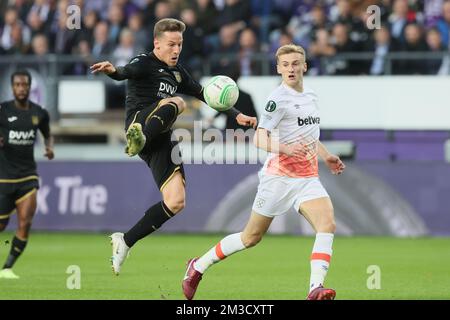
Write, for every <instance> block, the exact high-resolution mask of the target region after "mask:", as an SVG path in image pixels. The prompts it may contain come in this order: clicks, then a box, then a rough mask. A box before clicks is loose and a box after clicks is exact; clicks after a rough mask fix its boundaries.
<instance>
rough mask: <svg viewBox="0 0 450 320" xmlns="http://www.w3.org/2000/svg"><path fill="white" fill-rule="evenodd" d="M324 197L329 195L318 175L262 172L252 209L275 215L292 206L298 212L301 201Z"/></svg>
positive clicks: (269, 215) (263, 213)
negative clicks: (265, 173)
mask: <svg viewBox="0 0 450 320" xmlns="http://www.w3.org/2000/svg"><path fill="white" fill-rule="evenodd" d="M323 197H329V195H328V193H327V191H326V190H325V188H324V187H323V186H322V183H320V180H319V178H318V177H311V178H291V177H284V176H272V175H264V174H261V173H260V175H259V186H258V192H257V194H256V197H255V201H254V202H253V207H252V210H253V211H255V212H256V213H259V214H261V215H263V216H267V217H275V216H279V215H282V214H284V213H286V212H288V211H289V209H291V208H292V207H294V209H295V210H296V211H297V212H298V211H299V208H300V204H301V203H303V202H305V201H308V200H313V199H317V198H323Z"/></svg>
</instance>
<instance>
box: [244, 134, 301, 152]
mask: <svg viewBox="0 0 450 320" xmlns="http://www.w3.org/2000/svg"><path fill="white" fill-rule="evenodd" d="M253 143H254V144H255V146H256V147H257V148H259V149H262V150H265V151H267V152H271V153H278V154H286V155H288V156H302V155H303V156H304V155H305V153H306V151H305V149H304V148H303V145H301V144H298V143H296V144H285V143H280V141H279V140H278V139H277V138H276V137H274V136H273V135H272V134H271V132H270V131H268V130H267V129H264V128H258V129H257V130H256V132H255V135H254V136H253Z"/></svg>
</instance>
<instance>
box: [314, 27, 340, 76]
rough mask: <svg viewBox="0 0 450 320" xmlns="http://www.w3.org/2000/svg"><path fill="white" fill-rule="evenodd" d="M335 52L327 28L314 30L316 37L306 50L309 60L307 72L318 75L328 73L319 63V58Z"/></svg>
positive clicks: (329, 55)
mask: <svg viewBox="0 0 450 320" xmlns="http://www.w3.org/2000/svg"><path fill="white" fill-rule="evenodd" d="M335 54H336V48H335V47H334V46H333V45H332V43H331V37H330V34H329V33H328V31H327V29H324V28H321V29H319V30H317V31H316V39H315V40H314V42H313V43H312V44H311V46H310V47H309V50H308V55H307V59H308V60H309V61H310V63H309V66H308V74H312V75H319V74H326V73H328V72H327V70H326V68H325V69H324V66H322V64H321V58H323V57H325V58H326V57H331V56H333V55H335Z"/></svg>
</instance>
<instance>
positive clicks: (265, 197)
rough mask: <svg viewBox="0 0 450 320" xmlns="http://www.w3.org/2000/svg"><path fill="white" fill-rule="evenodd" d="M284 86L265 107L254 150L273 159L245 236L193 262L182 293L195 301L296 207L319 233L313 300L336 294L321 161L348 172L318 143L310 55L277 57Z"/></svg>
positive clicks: (297, 50)
mask: <svg viewBox="0 0 450 320" xmlns="http://www.w3.org/2000/svg"><path fill="white" fill-rule="evenodd" d="M276 58H277V71H278V73H279V74H281V77H282V83H281V85H280V86H279V87H278V88H277V89H275V91H273V92H272V94H271V95H270V96H269V100H268V102H267V105H266V107H265V112H264V113H263V115H262V117H261V120H260V123H259V125H258V130H257V132H256V134H255V139H254V142H255V145H256V146H257V147H258V148H261V149H263V150H266V151H268V152H270V153H271V155H270V156H269V157H268V159H267V160H266V163H265V165H264V167H263V168H262V170H261V171H260V183H259V186H258V192H257V194H256V197H255V200H254V203H253V208H252V213H251V216H250V219H249V221H248V223H247V226H246V227H245V229H244V231H243V232H240V233H235V234H231V235H229V236H227V237H225V238H223V239H222V240H221V241H220V242H219V243H218V244H217V245H216V246H214V247H213V248H211V249H210V250H209V251H208V252H207V253H205V254H204V255H203V256H202V257H200V258H194V259H191V260H189V261H188V265H187V271H186V274H185V277H184V279H183V285H182V287H183V293H184V295H185V297H186V298H187V299H192V298H193V297H194V294H195V292H196V290H197V286H198V284H199V282H200V280H201V279H202V275H203V274H204V273H205V271H206V270H207V269H208V268H209V267H211V266H212V265H213V264H214V263H217V262H219V261H221V260H223V259H225V258H226V257H228V256H230V255H232V254H233V253H236V252H238V251H241V250H244V249H247V248H250V247H253V246H255V245H256V244H258V243H259V242H260V241H261V239H262V237H263V235H264V234H265V233H266V231H267V230H268V228H269V226H270V224H271V222H272V220H273V218H274V217H276V216H278V215H281V214H284V213H286V212H287V211H288V210H289V209H290V208H291V207H292V206H294V208H295V209H296V210H297V211H298V212H299V213H300V214H302V215H303V216H304V217H305V218H306V220H307V221H308V222H309V223H310V224H311V226H312V227H313V228H314V230H315V231H316V239H315V242H314V247H313V250H312V255H311V258H310V260H311V277H310V287H309V294H308V297H307V299H308V300H332V299H334V297H335V296H336V292H335V291H334V290H333V289H326V288H324V287H323V284H324V280H325V276H326V274H327V271H328V267H329V264H330V259H331V255H332V244H333V237H334V232H335V221H334V212H333V205H332V203H331V201H330V198H329V196H328V193H327V192H326V190H325V189H324V187H323V186H322V184H321V182H320V180H319V175H318V169H319V167H318V155H319V156H320V157H321V158H322V159H323V160H324V161H325V163H326V165H327V166H328V168H329V169H330V170H331V172H332V173H333V174H340V173H342V172H343V170H344V168H345V165H344V163H343V162H342V161H341V160H340V159H339V157H337V156H335V155H332V154H330V153H329V152H328V150H327V149H326V148H325V146H324V145H323V144H322V143H321V142H320V141H319V136H320V129H319V123H320V117H319V112H318V109H317V104H316V100H317V96H316V95H315V93H314V92H313V91H312V90H311V89H309V88H307V87H304V86H303V73H304V72H306V63H305V59H306V57H305V51H304V50H303V48H302V47H299V46H296V45H293V44H290V45H285V46H282V47H280V48H279V49H278V50H277V52H276Z"/></svg>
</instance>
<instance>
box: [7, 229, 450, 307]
mask: <svg viewBox="0 0 450 320" xmlns="http://www.w3.org/2000/svg"><path fill="white" fill-rule="evenodd" d="M11 236H12V233H10V232H8V233H1V234H0V240H1V241H2V242H1V245H0V259H1V261H0V262H1V263H3V262H4V259H5V258H6V255H7V253H8V251H9V248H10V245H9V244H5V241H6V240H10V239H11ZM222 237H223V235H218V234H215V235H188V234H177V235H167V234H153V235H152V236H150V237H147V238H146V239H144V240H142V241H141V242H139V243H137V244H136V246H135V247H134V248H133V249H132V251H131V255H130V257H129V259H128V260H127V261H126V262H125V264H124V265H123V267H122V273H121V274H120V276H114V275H113V274H112V271H111V268H110V263H109V257H110V256H111V247H110V245H109V238H108V235H106V234H75V233H37V232H35V233H33V234H32V236H31V238H30V242H29V244H28V246H27V248H26V251H25V253H24V255H23V256H22V257H20V260H18V262H17V264H16V266H15V268H14V271H15V272H16V273H17V274H18V275H19V276H20V277H21V278H20V279H19V280H5V279H0V300H3V299H102V300H103V299H150V300H181V299H183V294H182V292H181V280H182V278H183V276H184V272H185V263H186V261H187V259H188V258H190V257H194V256H198V255H200V254H202V253H203V252H205V251H206V250H208V249H209V248H210V247H212V246H213V245H215V244H216V243H217V242H218V241H219V240H220V239H221V238H222ZM313 241H314V238H312V237H296V236H266V237H265V238H264V239H263V241H262V242H261V243H260V244H259V245H258V246H256V247H254V248H251V249H249V250H246V251H244V252H240V253H237V254H235V255H233V256H232V257H229V258H227V259H226V260H225V261H223V262H221V263H219V264H217V265H214V266H213V267H212V268H211V269H210V270H209V271H208V272H207V273H206V274H205V275H204V277H203V280H202V282H201V283H200V286H199V289H198V291H197V295H196V297H195V298H196V299H197V300H202V299H204V300H231V299H232V300H253V299H255V300H293V299H295V300H303V299H305V297H306V294H307V287H308V284H309V273H310V271H309V268H310V267H309V256H310V254H311V248H312V245H313ZM449 265H450V238H418V239H395V238H385V237H336V238H335V241H334V252H333V258H332V261H331V266H330V271H329V272H328V277H327V281H326V286H327V287H332V288H334V289H335V290H336V292H337V296H336V299H340V300H342V299H345V300H347V299H364V300H367V299H388V300H391V299H450V287H449V284H450V272H449V267H448V266H449ZM70 266H76V267H75V269H74V268H73V267H72V268H70ZM370 266H377V267H379V271H380V272H379V276H380V277H379V280H380V281H379V283H377V281H376V279H375V278H374V277H376V276H377V274H378V272H377V267H370ZM78 267H79V271H80V278H79V279H80V284H81V288H80V289H68V288H67V284H69V287H70V285H73V284H75V283H76V282H74V279H75V278H74V277H76V273H73V270H76V269H77V268H78ZM374 270H375V271H374ZM68 272H69V273H68ZM374 272H375V273H374ZM368 279H369V281H368ZM374 279H375V280H374ZM368 282H369V284H371V285H372V286H375V287H376V286H377V284H379V285H380V286H381V288H380V289H368V286H367V284H368Z"/></svg>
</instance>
